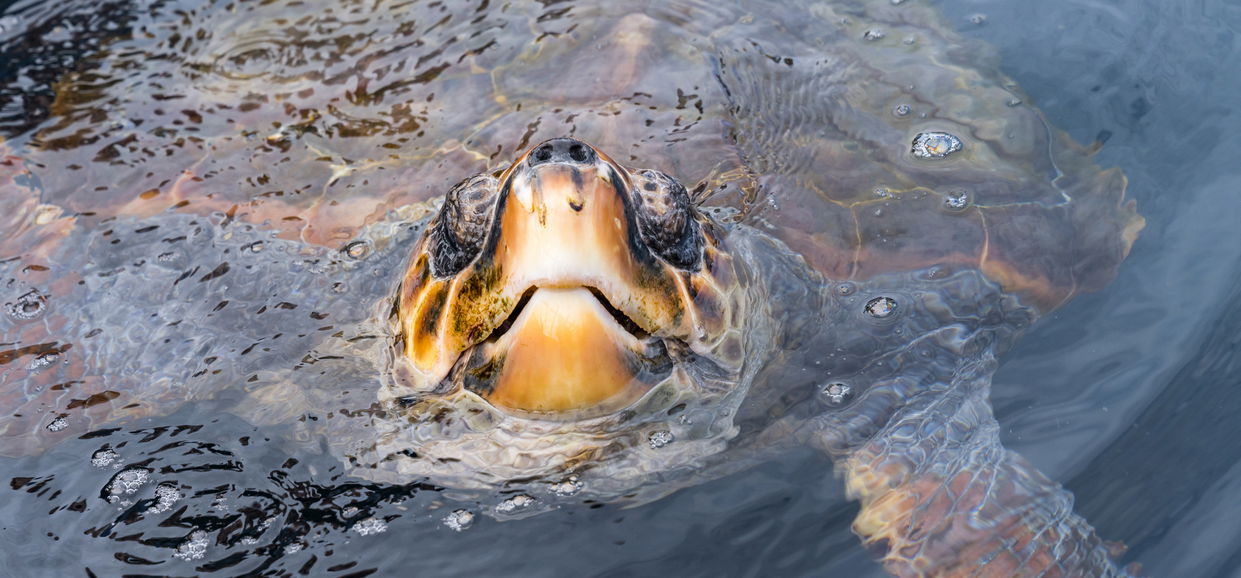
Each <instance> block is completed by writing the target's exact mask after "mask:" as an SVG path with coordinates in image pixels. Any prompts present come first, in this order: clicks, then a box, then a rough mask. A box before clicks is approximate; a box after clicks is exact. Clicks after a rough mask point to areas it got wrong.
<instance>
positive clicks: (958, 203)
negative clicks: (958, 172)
mask: <svg viewBox="0 0 1241 578" xmlns="http://www.w3.org/2000/svg"><path fill="white" fill-rule="evenodd" d="M968 206H970V194H969V193H968V192H965V191H948V192H947V193H945V194H944V208H945V209H948V210H949V211H954V212H955V211H964V210H965V208H966V207H968Z"/></svg>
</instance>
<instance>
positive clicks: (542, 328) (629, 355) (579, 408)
mask: <svg viewBox="0 0 1241 578" xmlns="http://www.w3.org/2000/svg"><path fill="white" fill-rule="evenodd" d="M672 365H673V364H672V360H671V358H670V357H669V355H668V350H667V348H666V347H665V345H664V342H663V340H662V339H659V338H656V337H652V336H651V335H650V334H649V333H647V332H646V331H645V330H644V329H642V328H641V327H640V326H639V325H638V324H637V323H636V322H634V321H633V320H632V319H630V318H629V316H627V315H625V313H624V312H622V311H621V310H619V309H617V308H616V307H615V306H614V305H612V304H611V302H610V301H609V300H608V299H607V298H606V297H605V296H604V294H603V292H602V291H600V290H599V289H597V288H594V287H585V286H579V287H569V288H565V287H553V288H547V287H531V288H529V289H527V290H526V291H525V293H523V295H522V298H521V300H520V301H518V303H517V305H516V306H515V307H514V308H513V311H512V312H511V313H510V314H509V316H508V317H507V318H505V320H504V321H503V322H502V323H501V324H500V325H499V326H497V327H496V329H495V330H494V331H492V333H491V334H490V335H488V336H487V338H485V339H484V340H482V341H480V342H479V343H477V344H475V345H474V346H472V347H470V348H469V349H467V350H466V351H465V352H463V353H462V355H461V357H460V358H459V359H458V362H457V363H456V364H455V365H454V367H453V370H452V372H451V373H450V374H449V380H451V381H452V382H453V383H454V384H455V385H459V386H460V387H462V388H464V389H465V390H467V391H470V392H472V393H474V394H476V395H479V396H481V397H483V398H484V399H486V400H487V401H488V402H489V403H491V404H492V405H495V406H499V407H501V408H504V409H505V410H506V411H508V412H510V413H516V414H519V415H526V416H530V417H539V418H542V419H557V420H561V419H583V418H589V417H594V416H598V415H605V414H609V413H612V412H615V411H617V410H619V409H622V408H625V407H628V406H630V405H632V404H633V403H634V402H636V401H637V400H639V399H641V398H642V396H643V395H645V394H646V393H647V392H648V391H650V389H651V388H652V387H654V386H655V385H656V384H658V383H659V382H661V381H663V380H664V379H665V378H666V377H667V376H668V374H669V373H670V372H671V370H672Z"/></svg>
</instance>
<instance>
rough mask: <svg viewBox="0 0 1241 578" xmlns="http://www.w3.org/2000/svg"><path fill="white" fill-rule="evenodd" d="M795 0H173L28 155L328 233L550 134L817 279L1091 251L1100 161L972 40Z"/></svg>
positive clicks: (1037, 294) (1015, 280)
mask: <svg viewBox="0 0 1241 578" xmlns="http://www.w3.org/2000/svg"><path fill="white" fill-rule="evenodd" d="M796 4H797V5H796V6H789V7H788V9H786V10H780V11H775V12H773V13H764V14H761V15H758V14H753V13H749V12H747V11H746V10H745V9H744V8H743V7H733V8H729V7H716V8H711V9H705V8H701V9H691V8H690V7H672V6H665V5H663V4H660V3H655V4H653V5H651V6H648V7H646V8H645V9H644V10H638V9H637V8H635V7H633V6H630V5H624V6H611V5H607V4H605V5H603V6H597V7H590V6H579V5H574V6H559V5H550V6H546V7H544V6H542V5H532V6H525V7H523V8H522V9H514V10H487V11H481V10H480V11H477V12H476V11H474V10H473V9H470V8H466V7H448V6H441V7H439V8H437V9H435V10H433V12H437V14H439V15H438V16H436V18H435V23H434V24H433V25H428V24H426V22H427V20H426V15H425V14H423V13H421V12H418V13H416V11H417V10H419V9H418V8H416V7H415V5H412V4H410V5H402V6H401V7H392V8H383V11H384V13H383V14H382V17H377V15H376V14H368V13H367V12H368V11H369V10H376V9H368V8H363V7H350V8H349V9H348V10H342V11H340V12H341V13H339V14H337V13H333V12H332V11H331V10H327V11H324V9H323V8H324V7H322V6H318V5H317V4H316V3H290V4H289V5H287V6H286V5H284V3H265V4H263V5H255V6H251V5H247V6H244V7H239V8H237V9H236V10H232V9H227V8H224V7H222V6H205V7H200V8H198V9H195V10H191V11H190V12H189V13H187V16H186V18H185V20H184V23H185V24H186V25H187V26H181V25H178V26H175V27H174V26H163V25H158V24H155V23H149V24H145V25H141V26H139V30H141V32H142V34H143V35H145V36H144V37H143V38H141V39H137V40H122V41H118V42H117V43H116V44H115V46H114V49H110V51H109V52H110V53H111V56H110V57H109V58H106V59H100V60H99V61H97V62H94V63H93V67H91V68H89V69H88V70H87V71H85V72H78V73H76V74H74V75H71V76H70V77H69V78H67V79H66V80H65V81H63V82H62V83H61V85H60V86H59V90H58V92H57V99H56V102H55V104H54V105H53V111H54V112H55V117H54V118H53V119H52V121H51V122H49V123H47V124H46V125H45V128H44V129H43V130H41V131H40V132H39V133H38V134H37V136H36V137H35V138H33V139H32V140H31V142H30V143H29V145H31V146H32V147H33V148H38V149H40V153H41V154H37V155H35V156H37V157H38V160H37V161H36V162H37V163H38V164H39V165H40V166H39V169H41V170H35V171H34V172H36V173H38V174H39V177H40V179H41V182H42V183H43V189H42V195H43V202H45V203H50V204H55V205H59V206H62V207H65V208H66V209H68V210H70V211H74V212H92V213H97V214H100V215H108V214H140V215H150V214H155V213H157V212H159V211H162V210H165V209H167V208H168V207H170V206H171V207H178V208H179V210H182V211H194V212H199V213H206V212H209V211H225V212H228V213H229V214H235V215H240V217H238V218H244V219H249V220H252V221H255V222H263V221H266V222H268V223H270V224H272V225H274V226H276V227H278V228H280V229H281V230H282V231H283V235H284V236H285V237H287V238H300V239H302V240H306V241H310V242H314V243H319V244H326V245H339V244H340V243H343V242H344V241H345V240H347V239H349V238H351V237H352V236H353V235H354V234H355V233H356V232H357V231H358V230H359V229H360V228H361V227H362V226H365V225H366V224H369V223H371V222H374V221H376V220H377V219H379V218H380V217H382V215H383V214H384V213H385V211H386V210H387V209H390V208H392V207H396V206H401V205H405V204H409V203H415V202H420V201H425V200H428V199H433V198H436V197H438V196H440V195H442V194H443V193H444V192H446V191H447V190H448V189H449V188H450V187H451V186H452V184H453V183H455V182H456V181H458V180H460V179H461V178H463V177H465V176H468V175H470V174H473V173H477V172H486V171H494V170H499V169H501V168H503V167H504V166H506V165H507V163H509V162H510V161H511V160H512V159H513V158H515V157H516V156H517V155H518V154H520V152H521V151H523V150H525V149H526V148H528V147H529V146H530V145H531V144H533V143H536V142H539V141H541V140H544V139H546V138H551V137H555V136H573V137H576V138H578V139H581V140H584V141H587V142H590V143H592V144H595V145H596V146H598V147H599V148H600V149H601V150H606V151H609V154H611V155H612V156H613V157H614V158H616V159H617V160H618V161H620V162H622V163H626V164H634V165H640V166H649V167H650V168H655V169H659V170H662V171H664V172H667V173H669V174H672V175H675V176H677V177H678V178H680V179H682V180H683V181H684V182H686V183H687V184H690V185H693V187H692V188H693V190H694V193H695V194H696V197H697V199H698V200H699V201H700V202H703V203H705V204H706V205H718V206H725V207H729V208H731V209H734V210H736V211H737V215H736V218H738V219H740V220H743V221H745V222H748V223H751V224H755V225H757V226H760V227H761V228H762V229H763V230H765V231H767V232H769V233H770V234H772V235H774V236H776V237H778V238H780V239H781V240H783V241H784V242H785V243H787V244H788V245H789V246H790V247H792V248H793V249H794V250H796V251H798V252H799V253H801V254H803V255H804V256H805V257H806V259H807V261H808V262H809V263H810V264H811V265H812V266H813V267H815V268H816V269H817V270H819V271H820V272H821V273H823V274H824V275H825V276H827V277H829V278H833V279H866V278H870V277H873V276H874V275H877V274H881V273H884V272H890V271H900V270H907V269H918V268H928V267H940V268H944V269H956V268H970V267H972V268H978V269H981V270H982V271H984V272H985V273H986V274H987V275H988V276H989V277H991V278H992V279H994V280H996V281H998V282H1000V283H1002V284H1003V286H1004V287H1005V288H1006V289H1008V290H1010V291H1013V292H1015V293H1017V294H1020V295H1022V296H1024V297H1026V298H1027V300H1028V301H1029V302H1031V303H1033V304H1036V305H1039V306H1041V308H1043V309H1047V308H1050V307H1052V306H1055V305H1057V304H1059V303H1061V302H1063V301H1064V300H1066V299H1067V298H1069V297H1070V296H1072V295H1073V294H1074V293H1076V292H1077V291H1079V290H1089V289H1095V288H1098V287H1099V286H1101V285H1102V284H1103V283H1105V282H1106V281H1107V280H1109V279H1110V278H1111V277H1112V273H1113V271H1114V269H1115V268H1116V266H1117V264H1118V263H1119V262H1120V261H1121V260H1122V259H1123V257H1124V256H1125V254H1126V253H1127V251H1128V248H1129V245H1130V244H1131V243H1132V241H1133V239H1134V238H1135V236H1136V234H1137V231H1138V230H1139V229H1140V228H1141V227H1142V224H1143V221H1142V219H1141V218H1140V217H1138V216H1137V215H1136V213H1135V212H1134V209H1133V206H1132V204H1126V203H1125V202H1124V201H1123V194H1124V188H1125V179H1124V177H1123V176H1122V175H1121V174H1120V173H1119V172H1117V171H1116V170H1101V169H1100V168H1098V167H1097V166H1095V165H1094V164H1093V163H1092V161H1091V160H1090V154H1089V152H1090V151H1088V150H1083V149H1082V148H1080V147H1079V146H1077V145H1076V144H1074V143H1073V142H1072V141H1071V139H1070V138H1069V137H1068V136H1067V135H1065V134H1064V133H1062V132H1060V131H1057V130H1055V129H1052V128H1049V126H1048V125H1047V124H1046V122H1045V121H1044V119H1043V118H1042V116H1041V114H1040V113H1039V112H1038V111H1037V110H1036V109H1034V108H1032V107H1031V106H1029V105H1027V104H1025V103H1024V102H1023V100H1025V99H1024V97H1023V95H1022V94H1021V93H1020V92H1019V90H1018V89H1017V88H1016V86H1015V84H1014V83H1013V82H1012V81H1011V80H1009V79H1008V78H1006V77H1005V76H1004V75H1003V74H1002V73H1000V72H999V70H998V66H997V63H996V61H995V58H994V56H993V55H992V54H991V53H990V52H989V51H988V50H987V49H986V48H984V47H982V46H981V45H979V44H977V43H974V42H971V41H968V40H966V39H963V38H962V37H961V36H959V35H958V34H956V33H955V32H953V31H951V30H949V29H948V28H947V27H946V26H945V24H944V23H943V22H942V19H941V18H940V17H939V16H938V14H937V13H936V12H935V11H934V10H933V9H932V8H930V7H927V6H923V5H920V4H918V3H908V2H902V3H893V2H889V1H886V0H857V1H841V2H831V3H820V2H806V3H796ZM355 22H359V23H364V28H362V24H355ZM128 43H139V44H140V45H141V46H143V47H153V48H154V49H155V50H158V51H160V52H161V54H163V55H165V56H166V58H163V59H158V60H155V61H149V55H148V54H146V53H145V52H144V51H142V50H133V51H126V50H124V48H127V46H126V44H128ZM150 49H151V48H148V50H150ZM138 59H142V60H143V62H142V63H141V64H139V63H138V62H136V60H138ZM130 69H141V70H143V72H142V73H140V74H138V75H135V76H130V75H128V74H127V72H126V71H128V70H130ZM118 79H124V80H118ZM135 87H137V88H139V89H135ZM100 118H106V119H107V120H106V121H105V122H99V120H98V119H100ZM52 153H54V154H52Z"/></svg>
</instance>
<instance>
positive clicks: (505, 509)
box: [496, 494, 535, 514]
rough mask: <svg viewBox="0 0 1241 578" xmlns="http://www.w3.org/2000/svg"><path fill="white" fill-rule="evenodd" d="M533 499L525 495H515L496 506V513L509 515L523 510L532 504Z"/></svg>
mask: <svg viewBox="0 0 1241 578" xmlns="http://www.w3.org/2000/svg"><path fill="white" fill-rule="evenodd" d="M534 501H535V500H534V497H533V496H527V495H525V494H517V495H516V496H513V497H511V498H509V499H507V500H504V501H503V502H500V503H499V504H497V505H496V512H499V513H501V514H511V513H513V512H516V511H517V510H524V509H526V508H528V507H530V505H531V504H534Z"/></svg>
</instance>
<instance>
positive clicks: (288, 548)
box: [255, 540, 302, 555]
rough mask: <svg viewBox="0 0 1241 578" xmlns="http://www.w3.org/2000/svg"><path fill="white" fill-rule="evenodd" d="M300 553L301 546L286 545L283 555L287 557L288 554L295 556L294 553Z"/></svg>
mask: <svg viewBox="0 0 1241 578" xmlns="http://www.w3.org/2000/svg"><path fill="white" fill-rule="evenodd" d="M257 541H258V540H255V542H257ZM301 551H302V545H301V544H288V545H286V546H285V547H284V553H285V555H289V554H296V553H298V552H301Z"/></svg>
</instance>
